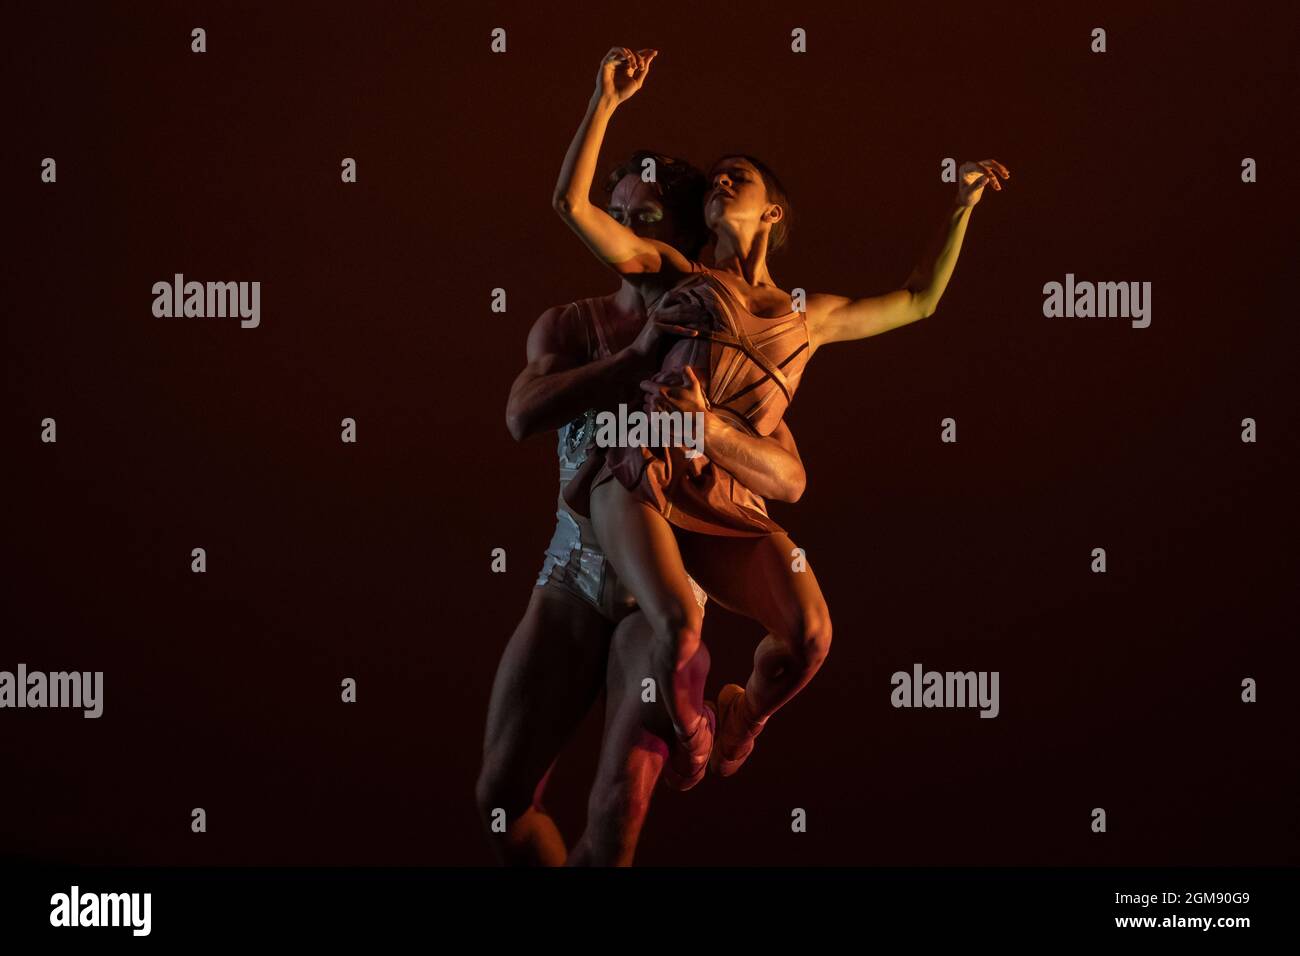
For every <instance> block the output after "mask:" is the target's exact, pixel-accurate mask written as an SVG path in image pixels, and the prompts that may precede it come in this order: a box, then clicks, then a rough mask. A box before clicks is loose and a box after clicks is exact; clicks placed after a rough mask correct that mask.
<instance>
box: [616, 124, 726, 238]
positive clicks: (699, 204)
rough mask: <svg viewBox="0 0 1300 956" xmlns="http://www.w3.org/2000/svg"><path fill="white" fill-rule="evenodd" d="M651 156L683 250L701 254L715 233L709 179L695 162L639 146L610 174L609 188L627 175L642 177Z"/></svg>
mask: <svg viewBox="0 0 1300 956" xmlns="http://www.w3.org/2000/svg"><path fill="white" fill-rule="evenodd" d="M647 159H653V160H654V163H655V183H654V184H655V186H656V187H657V188H658V190H659V198H660V199H661V200H662V201H663V204H664V208H665V209H667V210H668V213H669V215H671V216H672V220H673V231H674V233H675V234H676V236H677V237H678V238H677V241H678V244H679V245H680V248H681V252H682V253H684V254H685V255H686V256H687V257H688V258H691V259H696V258H699V255H700V252H701V251H702V250H703V249H704V247H705V246H706V245H707V244H708V242H709V240H710V239H711V238H712V236H711V234H710V233H709V227H708V226H706V225H705V224H704V194H705V193H706V192H708V189H709V181H708V179H707V178H706V177H705V175H704V173H703V172H702V171H700V170H699V169H697V168H696V167H695V166H692V165H691V164H690V163H688V162H687V161H686V160H684V159H678V158H677V157H675V156H665V155H664V154H663V153H656V152H652V151H651V150H648V149H639V150H637V151H636V152H635V153H633V154H632V155H631V156H629V157H628V159H627V160H626V161H625V162H623V163H621V164H620V165H619V166H617V167H615V168H614V169H613V170H612V171H611V172H610V174H609V176H608V177H606V179H605V192H607V193H612V192H613V191H614V187H615V186H617V185H618V184H619V181H620V180H622V178H623V177H624V176H636V177H638V178H640V176H641V173H642V171H643V170H644V168H645V161H646V160H647Z"/></svg>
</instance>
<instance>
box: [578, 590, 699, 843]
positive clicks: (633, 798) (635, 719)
mask: <svg viewBox="0 0 1300 956" xmlns="http://www.w3.org/2000/svg"><path fill="white" fill-rule="evenodd" d="M653 647H654V631H653V629H652V628H651V627H650V622H649V621H648V620H646V617H645V615H644V614H642V613H641V612H640V611H638V612H637V613H635V614H632V615H631V616H629V617H627V618H625V619H624V620H623V622H622V623H621V624H619V626H618V629H617V630H616V631H615V632H614V640H613V642H612V643H611V644H610V650H609V670H608V677H607V679H606V681H605V693H606V696H605V733H604V737H603V738H602V740H601V749H600V764H599V766H598V767H597V768H596V779H595V781H594V782H593V784H592V787H591V796H590V798H589V799H588V802H587V828H586V830H584V831H583V834H582V838H581V839H580V840H578V842H577V843H575V844H574V846H573V852H572V853H571V854H570V855H569V865H570V866H631V865H632V857H633V855H634V854H635V853H636V845H637V840H638V839H639V837H640V835H641V826H642V824H644V823H645V818H646V813H647V812H648V811H649V809H650V799H651V796H652V795H653V793H654V787H655V782H656V781H657V780H658V779H659V773H660V771H661V770H662V769H663V766H664V761H665V760H666V759H667V758H668V741H670V740H672V737H673V725H672V722H671V721H670V720H669V719H668V712H667V711H666V710H665V709H664V706H663V703H662V702H660V701H659V699H658V697H657V695H656V696H655V697H654V698H653V699H651V700H645V699H643V696H642V695H643V694H644V692H645V683H644V682H645V680H646V678H653V676H654V666H655V664H654V659H653V655H652V653H651V651H652V649H653ZM689 671H690V673H689V676H690V678H691V680H693V681H695V682H697V683H698V684H699V685H700V688H701V693H702V692H703V685H704V680H705V678H706V677H707V676H708V671H709V653H708V651H707V650H706V649H705V647H704V645H703V644H701V645H700V649H699V651H698V652H697V653H696V655H695V657H694V658H693V659H692V660H691V664H690V668H689Z"/></svg>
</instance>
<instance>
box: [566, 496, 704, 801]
mask: <svg viewBox="0 0 1300 956" xmlns="http://www.w3.org/2000/svg"><path fill="white" fill-rule="evenodd" d="M591 521H592V526H593V527H594V528H595V530H596V536H597V537H598V538H599V539H600V543H601V547H602V548H604V550H605V554H606V555H607V556H608V558H609V560H610V562H611V563H612V564H613V565H614V569H615V570H616V571H617V572H618V576H619V578H620V579H621V580H622V581H623V584H624V585H625V586H626V587H627V589H628V590H629V591H631V592H632V594H633V595H634V596H635V597H636V601H637V605H638V606H639V607H640V608H641V610H642V612H643V613H644V614H645V616H646V620H647V621H648V622H649V623H650V629H651V634H652V650H651V663H652V670H651V675H650V676H652V677H653V678H654V679H655V682H656V684H657V687H658V696H660V697H661V698H662V700H663V702H664V705H665V707H666V708H667V710H668V717H669V720H670V721H671V722H672V727H673V733H674V736H675V738H676V740H675V741H674V747H673V751H672V753H671V755H670V759H671V760H672V770H673V771H674V772H675V773H676V776H677V777H678V778H681V785H682V786H683V788H689V786H692V785H693V784H694V782H697V780H698V777H696V776H695V770H696V768H697V767H700V768H701V769H702V766H703V759H706V758H707V754H708V751H709V750H710V749H711V748H712V736H713V734H712V725H711V715H706V713H705V708H704V681H703V679H701V678H700V676H699V672H700V669H701V668H700V664H701V662H700V661H695V660H694V658H695V657H696V655H697V654H698V653H699V652H700V649H701V646H702V645H701V644H700V625H701V621H702V618H703V612H702V611H701V609H700V606H699V605H698V604H697V603H696V602H695V592H694V591H693V590H692V589H691V585H690V581H689V579H688V578H687V576H686V568H685V567H684V566H683V565H682V556H681V553H680V552H679V551H678V549H677V539H676V538H675V537H674V535H673V529H672V526H671V525H670V524H669V523H668V522H667V521H666V520H665V519H664V517H663V516H662V515H661V514H659V513H658V512H657V511H655V510H654V509H653V508H650V507H649V506H647V505H645V504H643V503H642V502H641V501H639V500H638V499H637V498H635V497H634V496H633V495H631V494H630V493H629V492H628V491H627V490H626V489H625V488H624V487H623V486H622V485H620V484H619V483H618V482H617V481H607V482H604V483H603V484H601V485H599V486H597V487H596V488H595V489H594V490H593V491H592V494H591ZM704 669H705V670H707V658H706V659H705V663H704ZM678 745H680V746H678Z"/></svg>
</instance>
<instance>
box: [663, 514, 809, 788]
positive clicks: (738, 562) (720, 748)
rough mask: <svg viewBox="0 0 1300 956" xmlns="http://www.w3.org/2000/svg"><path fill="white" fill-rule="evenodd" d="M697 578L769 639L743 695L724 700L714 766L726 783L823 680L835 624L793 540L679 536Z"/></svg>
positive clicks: (730, 691) (730, 690) (731, 690)
mask: <svg viewBox="0 0 1300 956" xmlns="http://www.w3.org/2000/svg"><path fill="white" fill-rule="evenodd" d="M679 543H680V547H681V553H682V555H683V556H684V558H685V561H686V564H687V566H688V567H690V569H691V575H692V576H693V577H694V578H695V580H696V581H697V582H698V583H699V585H700V586H701V587H703V588H704V590H705V591H707V592H708V593H709V595H710V596H712V597H714V598H716V599H717V601H718V603H720V604H721V605H722V606H723V607H726V608H728V609H729V610H733V611H735V612H737V613H739V614H744V615H745V616H746V617H750V618H753V619H754V620H756V621H758V622H759V623H760V624H762V625H763V626H764V627H766V628H767V629H768V631H769V632H770V633H769V634H768V635H767V636H766V637H765V638H763V640H762V641H760V642H759V645H758V648H757V650H755V652H754V670H753V672H752V673H751V674H750V675H749V680H748V682H747V683H746V684H745V687H744V689H743V692H742V691H741V689H740V688H738V687H736V686H735V685H730V686H729V687H727V688H724V689H723V692H722V693H721V694H720V695H719V696H718V718H719V719H718V738H717V741H716V743H715V748H714V755H713V765H714V769H715V770H717V771H718V772H719V773H721V774H722V775H723V776H729V775H730V774H731V773H734V772H735V771H736V770H737V769H739V767H740V764H742V763H743V762H744V761H745V758H746V757H748V756H749V751H750V750H751V749H752V748H753V742H754V738H755V737H757V736H758V733H759V732H760V731H761V730H762V729H763V726H764V724H765V723H766V722H767V719H768V718H769V717H771V716H772V715H773V714H774V713H776V711H777V710H779V709H780V708H781V707H782V706H784V705H785V704H786V703H787V702H788V701H789V700H790V699H791V698H792V697H794V696H795V695H796V694H798V693H799V691H801V690H802V689H803V688H804V686H805V685H807V683H808V682H809V681H810V680H812V678H813V675H814V674H816V673H817V670H818V668H820V667H821V665H822V662H823V661H824V660H825V659H826V655H827V654H828V653H829V652H830V646H831V617H830V611H829V610H828V609H827V607H826V600H825V598H823V597H822V592H821V587H820V586H818V584H817V579H816V577H814V576H813V572H812V568H811V567H805V570H803V571H795V570H794V569H793V564H794V561H795V558H794V555H793V554H792V552H793V551H794V548H795V545H794V542H793V541H791V540H790V537H789V535H786V534H784V533H782V534H773V535H765V536H763V537H757V538H726V537H720V536H714V535H701V534H687V533H683V534H680V535H679Z"/></svg>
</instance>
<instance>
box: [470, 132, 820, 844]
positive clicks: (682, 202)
mask: <svg viewBox="0 0 1300 956" xmlns="http://www.w3.org/2000/svg"><path fill="white" fill-rule="evenodd" d="M647 158H650V159H653V160H654V161H655V165H656V179H657V182H655V183H647V182H643V181H642V178H641V175H640V173H641V171H642V164H643V161H644V160H645V159H647ZM611 187H612V194H611V197H610V203H609V207H608V212H609V214H610V215H611V216H612V217H613V218H614V219H616V220H617V221H618V222H620V223H622V224H623V225H625V226H628V227H629V228H631V229H632V230H633V231H634V232H636V233H637V235H640V236H644V237H646V238H653V239H657V240H659V241H662V242H667V243H669V244H670V245H674V246H675V247H677V248H679V249H681V250H682V251H683V252H684V253H686V254H688V255H691V256H692V257H696V256H698V255H699V252H700V250H701V248H702V246H703V244H704V241H705V239H706V238H707V232H706V231H705V230H704V228H703V222H702V208H703V195H704V191H705V188H706V183H705V181H704V177H703V176H702V174H700V173H699V171H698V170H693V169H692V168H690V167H689V166H688V165H687V164H685V163H683V162H681V161H677V160H673V159H671V158H669V157H664V156H657V155H655V154H651V153H637V154H636V155H634V156H633V157H632V159H631V160H629V162H628V163H625V164H624V165H623V166H621V167H619V169H617V170H615V171H614V173H613V174H611V176H610V180H609V182H608V183H607V185H606V189H607V190H611ZM663 335H664V333H663V331H662V330H661V329H659V328H658V327H656V326H655V325H654V324H653V323H649V322H647V321H646V318H645V313H644V311H643V308H642V305H641V297H640V295H639V293H638V292H637V290H636V289H635V288H634V287H632V286H631V285H630V284H629V283H628V282H627V281H626V280H624V281H623V283H622V285H621V286H620V287H619V289H618V291H617V292H615V293H613V294H612V295H608V296H604V297H601V298H595V299H584V300H580V301H579V302H574V303H570V304H569V305H567V306H563V307H557V308H552V309H548V310H547V311H546V312H544V313H543V314H542V315H541V316H540V317H539V318H538V320H537V322H536V323H535V324H534V325H533V328H532V330H531V331H530V333H529V336H528V364H527V366H526V367H525V368H524V370H523V372H521V373H520V375H519V377H518V378H517V379H516V381H515V383H514V385H513V387H512V388H511V393H510V400H509V403H508V406H507V411H506V419H507V424H508V425H509V428H510V432H511V434H512V435H514V437H515V438H516V439H523V438H524V437H526V436H528V435H530V434H534V433H536V432H538V431H543V430H548V429H551V428H557V427H558V428H559V429H560V434H559V448H558V452H559V456H560V483H561V492H563V488H564V485H565V484H566V483H567V481H568V480H569V479H570V478H571V477H572V476H573V475H574V473H576V471H577V470H578V468H579V467H580V466H581V464H582V462H583V461H584V460H585V459H586V456H587V453H588V451H589V449H590V445H591V439H592V431H593V423H594V418H595V413H594V409H596V408H608V407H610V406H612V405H614V404H616V403H617V402H618V401H619V400H625V401H626V400H629V399H630V398H631V395H630V394H629V393H635V388H636V383H637V382H638V381H641V380H643V379H647V378H649V376H650V375H651V374H652V373H653V372H654V371H655V370H656V369H657V368H658V365H659V361H660V359H661V357H662V354H661V353H662V338H663ZM645 390H646V391H647V393H651V394H653V396H654V398H655V400H656V401H657V402H658V403H659V404H658V406H657V407H659V408H668V409H676V410H680V411H684V412H694V411H701V410H704V409H705V402H704V398H703V394H702V392H701V391H700V389H699V386H698V385H694V386H688V387H681V388H676V389H668V390H666V391H665V390H663V389H661V388H659V387H646V388H645ZM637 404H638V405H639V401H638V403H637ZM704 414H705V419H704V420H705V436H704V448H705V451H706V453H707V454H708V455H709V457H710V459H712V460H713V461H715V462H717V463H718V465H720V466H721V467H723V468H725V469H727V470H729V471H731V472H732V473H733V474H735V475H736V477H737V478H738V479H740V480H742V481H744V482H745V483H746V484H747V485H748V486H749V487H750V488H752V489H754V490H755V491H756V492H757V493H759V494H761V495H763V496H765V497H770V498H775V499H777V500H785V501H795V500H798V498H799V496H800V495H801V494H802V492H803V486H804V472H803V465H802V463H801V462H800V460H799V456H798V451H797V450H796V448H795V445H794V441H793V439H792V438H791V436H790V432H789V430H788V429H787V428H785V427H784V425H783V426H782V427H781V428H780V429H778V430H777V431H776V432H774V433H773V434H772V435H771V436H770V437H768V438H756V437H753V436H751V435H748V434H746V433H744V432H741V431H739V430H737V429H735V428H734V427H732V426H731V425H729V424H727V423H725V422H723V421H722V419H720V418H719V417H717V416H715V415H712V414H711V413H709V412H708V411H705V412H704ZM557 519H558V521H559V524H558V526H557V528H556V531H555V535H554V537H553V538H552V541H551V545H550V547H549V548H548V549H547V553H546V560H545V563H544V565H543V567H542V572H541V574H540V576H539V578H538V581H537V586H536V587H535V588H534V590H533V594H532V598H531V599H530V601H529V604H528V609H527V610H526V611H525V613H524V617H523V619H522V620H521V621H520V622H519V625H518V627H517V628H516V629H515V633H514V635H513V636H512V637H511V639H510V642H509V644H508V645H507V647H506V650H505V653H504V654H503V656H502V659H501V663H500V665H499V667H498V671H497V676H496V680H495V682H494V685H493V689H492V698H491V703H490V704H489V709H488V720H487V732H486V736H485V741H484V757H483V766H482V770H481V772H480V775H479V779H478V785H477V788H476V790H477V793H476V795H477V799H478V805H479V810H480V813H481V815H482V816H483V819H484V822H485V824H487V825H488V826H489V831H490V825H491V822H492V818H493V815H494V813H496V811H498V810H503V811H504V812H505V819H506V825H507V830H506V833H505V834H504V835H502V834H491V837H492V840H493V843H494V848H495V849H496V851H497V853H498V855H499V857H500V858H501V859H503V860H504V861H505V862H510V863H523V864H542V865H559V864H562V863H565V862H568V863H569V864H597V865H600V864H604V865H609V864H623V865H627V864H630V863H631V859H632V855H633V852H634V850H635V847H636V840H637V837H638V835H639V833H640V829H641V825H642V823H643V822H644V819H645V814H646V811H647V810H648V807H649V800H650V794H651V791H652V790H653V787H654V784H655V782H656V780H657V779H658V777H659V773H660V771H661V769H662V768H663V767H664V763H665V759H666V757H667V754H668V751H669V746H670V744H668V743H666V742H665V741H674V742H675V735H674V734H673V733H672V728H671V724H670V723H669V722H668V720H667V713H666V711H665V710H664V708H663V706H662V705H647V704H643V703H642V702H641V696H640V694H641V681H642V679H643V678H644V677H646V676H648V675H650V674H651V673H652V662H651V661H650V658H649V654H650V651H651V648H652V646H653V642H652V641H651V640H649V638H650V628H649V625H648V623H647V622H646V621H645V619H644V615H643V614H641V613H640V612H639V611H637V610H636V607H635V602H634V600H633V599H632V597H631V595H630V594H629V593H628V592H627V590H626V588H624V587H623V585H622V583H621V582H620V581H619V580H618V579H617V577H616V576H615V574H614V571H613V569H612V568H611V567H610V565H609V563H608V562H607V561H606V560H605V556H604V552H603V550H602V548H601V547H600V544H599V543H598V542H597V541H596V538H595V535H594V534H593V533H592V532H591V527H590V523H589V522H588V521H587V519H584V518H582V517H580V516H578V515H576V514H575V513H573V512H572V511H571V510H570V509H569V508H568V506H567V505H566V504H564V502H563V499H562V497H561V500H560V501H559V505H558V511H557ZM696 601H697V603H699V604H700V606H701V607H702V606H703V603H704V596H703V593H702V592H699V590H698V589H696ZM708 664H709V661H708V651H707V650H706V649H705V648H704V647H703V645H701V648H700V651H699V652H698V654H697V655H696V656H695V657H694V658H692V660H691V661H690V663H689V664H688V665H687V667H686V671H687V673H689V675H690V679H691V681H692V682H696V681H698V682H699V684H701V685H702V684H703V681H704V679H705V676H706V675H707V673H708ZM602 682H604V683H605V684H606V685H607V700H606V712H605V733H604V739H603V742H602V747H601V756H600V763H599V766H598V769H597V773H596V780H595V782H594V784H593V787H592V791H591V796H590V800H589V803H588V818H587V827H586V830H585V831H584V833H583V835H582V837H581V838H580V839H579V841H578V842H577V844H576V845H575V846H574V849H573V852H572V853H571V854H566V850H565V845H564V841H563V839H562V837H561V836H560V833H559V830H558V829H557V827H556V826H555V822H554V821H553V820H552V819H551V818H550V816H548V815H547V814H546V812H545V810H544V809H543V808H542V806H541V796H542V792H543V790H544V788H545V784H546V780H547V778H548V776H549V774H550V768H551V767H552V766H553V764H554V761H555V758H556V755H557V754H558V753H559V751H560V749H561V748H562V747H563V745H564V743H565V742H566V741H567V739H568V738H569V736H570V735H571V734H572V732H573V730H574V729H575V727H576V726H577V724H578V722H579V721H580V720H581V719H582V717H583V715H584V714H586V712H587V711H588V710H589V709H590V707H591V706H592V704H593V703H594V702H595V700H596V697H597V696H598V695H599V692H600V688H601V685H602ZM665 780H666V781H667V780H668V777H667V776H666V777H665Z"/></svg>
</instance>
